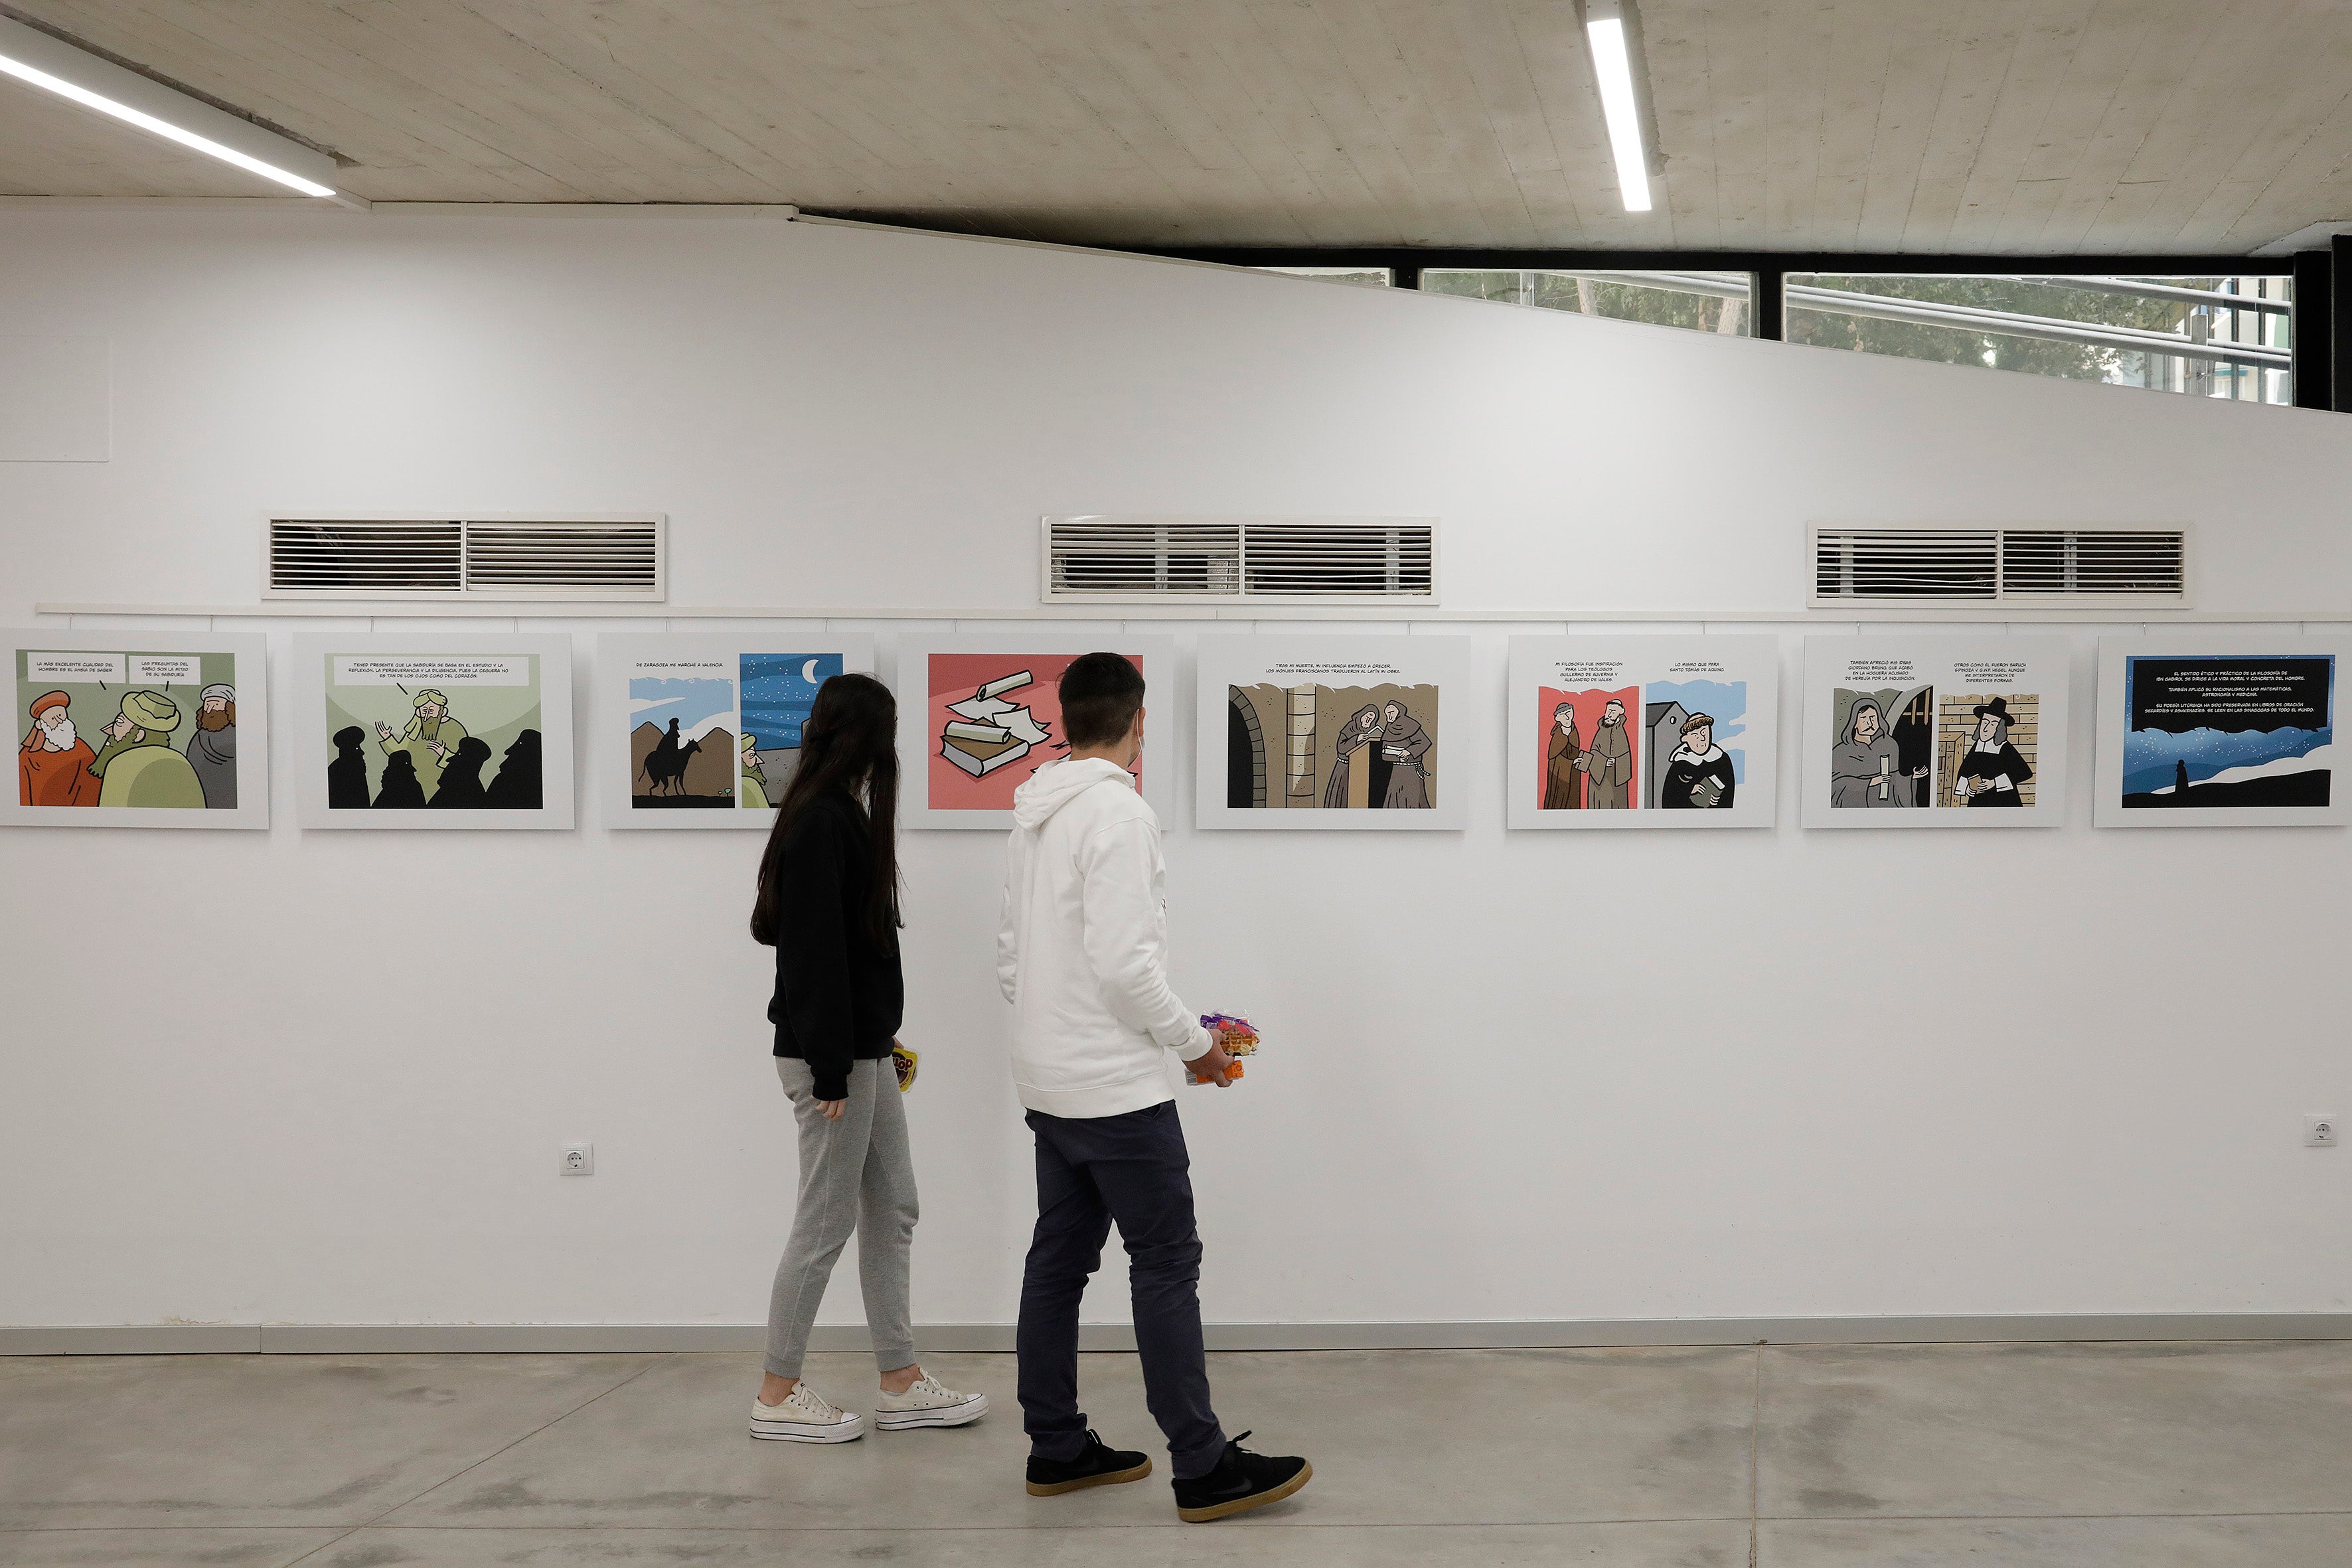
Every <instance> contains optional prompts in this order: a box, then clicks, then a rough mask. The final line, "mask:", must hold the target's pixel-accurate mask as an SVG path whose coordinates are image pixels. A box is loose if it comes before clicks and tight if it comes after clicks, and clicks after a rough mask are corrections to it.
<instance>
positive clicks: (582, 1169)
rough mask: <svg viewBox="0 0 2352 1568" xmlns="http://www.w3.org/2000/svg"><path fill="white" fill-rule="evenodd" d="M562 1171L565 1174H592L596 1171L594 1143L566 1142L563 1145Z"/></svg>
mask: <svg viewBox="0 0 2352 1568" xmlns="http://www.w3.org/2000/svg"><path fill="white" fill-rule="evenodd" d="M563 1173H564V1174H565V1175H567V1176H593V1175H594V1174H595V1173H596V1145H594V1144H593V1143H566V1144H565V1145H564V1146H563Z"/></svg>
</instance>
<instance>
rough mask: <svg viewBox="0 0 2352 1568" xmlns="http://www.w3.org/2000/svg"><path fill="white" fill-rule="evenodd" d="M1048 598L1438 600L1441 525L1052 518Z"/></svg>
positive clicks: (1048, 529) (1345, 520) (1415, 522)
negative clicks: (1439, 526)
mask: <svg viewBox="0 0 2352 1568" xmlns="http://www.w3.org/2000/svg"><path fill="white" fill-rule="evenodd" d="M1436 594H1437V525H1436V523H1435V522H1434V521H1433V520H1429V519H1425V518H1336V519H1328V520H1322V519H1318V520H1292V519H1265V520H1258V519H1241V520H1234V521H1227V520H1222V519H1214V518H1148V517H1092V516H1088V517H1049V518H1047V519H1045V597H1046V598H1047V599H1048V600H1053V599H1080V600H1095V601H1098V602H1110V603H1138V602H1146V601H1150V600H1154V599H1171V598H1175V599H1192V600H1213V601H1218V602H1223V603H1243V602H1246V601H1251V600H1284V599H1287V600H1308V601H1315V600H1322V601H1343V602H1353V601H1364V600H1384V599H1411V600H1416V601H1420V602H1423V603H1429V602H1433V601H1434V599H1435V597H1436Z"/></svg>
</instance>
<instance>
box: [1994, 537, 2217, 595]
mask: <svg viewBox="0 0 2352 1568" xmlns="http://www.w3.org/2000/svg"><path fill="white" fill-rule="evenodd" d="M2187 542H2188V541H2187V539H2186V537H2185V536H2184V535H2183V534H2182V533H2181V532H2180V531H2179V530H2177V529H2176V530H2162V529H2159V530H2153V531H2148V532H2145V533H2126V532H2121V531H2115V532H2110V531H2105V530H2095V529H2036V530H2032V531H2028V530H2023V529H2016V530H2011V531H2008V532H2007V533H2005V534H2004V535H2003V536H2002V540H2001V574H2000V585H2001V591H2002V593H2003V594H2004V595H2007V596H2008V597H2011V598H2033V597H2053V596H2054V597H2058V598H2067V599H2074V598H2084V597H2099V598H2108V597H2116V598H2122V597H2129V598H2144V597H2147V596H2151V595H2153V596H2155V597H2158V598H2180V597H2183V596H2185V595H2187V594H2188V592H2189V552H2188V550H2187V548H2186V546H2187Z"/></svg>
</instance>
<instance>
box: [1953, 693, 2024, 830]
mask: <svg viewBox="0 0 2352 1568" xmlns="http://www.w3.org/2000/svg"><path fill="white" fill-rule="evenodd" d="M1975 711H1976V718H1977V729H1976V733H1975V734H1974V735H1972V736H1970V737H1969V749H1968V750H1967V751H1966V752H1962V753H1961V754H1960V765H1959V766H1958V768H1956V769H1955V770H1953V778H1952V793H1953V795H1956V796H1958V797H1959V804H1961V805H1970V806H1978V805H1985V806H2003V805H2007V806H2019V807H2021V806H2023V805H2025V802H2024V801H2023V800H2022V799H2021V798H2020V797H2019V795H2018V793H2017V786H2018V785H2020V784H2023V783H2024V782H2025V781H2026V780H2028V779H2030V778H2032V776H2033V769H2032V766H2031V765H2030V764H2028V763H2027V762H2026V760H2025V758H2024V757H2023V756H2022V755H2021V754H2020V753H2019V752H2018V749H2017V748H2016V747H2015V746H2013V745H2011V743H2010V739H2009V699H2008V698H2006V697H1996V698H1994V699H1993V700H1991V701H1990V702H1979V703H1978V704H1977V705H1976V710H1975Z"/></svg>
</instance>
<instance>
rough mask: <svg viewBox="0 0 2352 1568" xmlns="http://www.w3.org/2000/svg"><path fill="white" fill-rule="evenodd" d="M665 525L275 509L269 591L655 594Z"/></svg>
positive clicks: (660, 592) (306, 594) (308, 594)
mask: <svg viewBox="0 0 2352 1568" xmlns="http://www.w3.org/2000/svg"><path fill="white" fill-rule="evenodd" d="M663 529H664V520H662V519H660V518H657V517H648V518H619V519H551V520H547V521H539V520H533V519H519V518H497V519H472V518H366V519H355V518H335V519H304V518H273V519H272V520H271V521H270V523H269V530H268V586H267V588H266V589H265V594H266V595H267V596H268V597H272V598H289V599H420V598H422V599H436V598H450V599H456V598H490V599H644V600H659V599H661V598H662V597H663V596H664V592H665V591H664V588H663V584H662V534H663Z"/></svg>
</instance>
